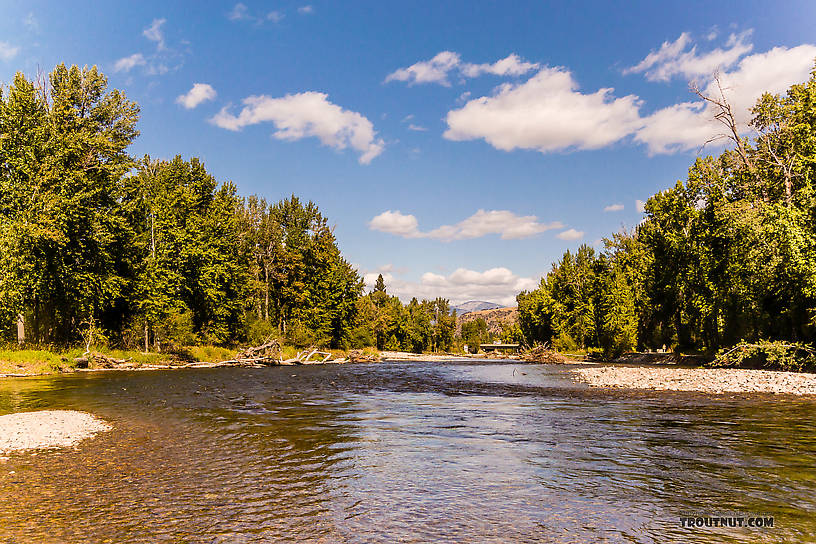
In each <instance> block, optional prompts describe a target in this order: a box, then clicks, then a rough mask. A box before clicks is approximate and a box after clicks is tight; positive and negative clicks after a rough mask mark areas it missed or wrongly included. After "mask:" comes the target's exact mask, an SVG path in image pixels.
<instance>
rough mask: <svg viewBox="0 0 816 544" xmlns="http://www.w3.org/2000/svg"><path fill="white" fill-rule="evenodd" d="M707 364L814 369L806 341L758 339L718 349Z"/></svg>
mask: <svg viewBox="0 0 816 544" xmlns="http://www.w3.org/2000/svg"><path fill="white" fill-rule="evenodd" d="M711 366H728V367H741V368H770V369H774V370H786V371H789V372H804V371H808V370H811V371H812V370H816V350H814V348H813V346H810V345H808V344H801V343H796V342H780V341H771V340H760V341H759V342H757V343H753V344H752V343H748V342H745V341H742V342H740V343H739V344H737V345H736V346H734V347H733V348H729V349H721V350H720V351H719V352H718V353H717V356H716V357H715V359H714V361H713V362H712V363H711Z"/></svg>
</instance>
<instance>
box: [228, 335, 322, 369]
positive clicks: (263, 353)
mask: <svg viewBox="0 0 816 544" xmlns="http://www.w3.org/2000/svg"><path fill="white" fill-rule="evenodd" d="M280 352H281V346H280V343H279V342H278V341H277V340H271V341H268V342H264V343H263V344H262V345H260V346H256V347H248V348H246V349H244V350H243V351H240V352H238V354H237V355H236V356H235V359H231V360H229V361H221V363H220V364H223V365H239V366H242V365H245V366H257V365H272V366H277V365H287V366H288V365H313V364H320V363H325V362H327V361H328V360H329V359H331V358H332V354H331V353H329V352H327V351H319V350H318V349H317V348H311V349H306V350H303V351H300V352H298V354H297V355H296V356H295V357H293V358H291V359H284V358H282V357H281V356H280ZM315 355H320V356H322V358H321V359H317V360H312V357H313V356H315Z"/></svg>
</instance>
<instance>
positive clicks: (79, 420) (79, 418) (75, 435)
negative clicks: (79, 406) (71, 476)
mask: <svg viewBox="0 0 816 544" xmlns="http://www.w3.org/2000/svg"><path fill="white" fill-rule="evenodd" d="M110 429H111V426H110V425H109V424H108V423H105V422H104V421H102V420H101V419H99V418H97V417H95V416H93V415H91V414H89V413H87V412H78V411H76V410H39V411H36V412H19V413H16V414H8V415H4V416H0V454H2V453H10V452H13V451H20V450H32V449H41V448H67V447H71V446H74V445H76V444H78V443H79V442H81V441H82V440H85V439H86V438H91V437H92V436H94V435H96V434H97V433H100V432H104V431H108V430H110Z"/></svg>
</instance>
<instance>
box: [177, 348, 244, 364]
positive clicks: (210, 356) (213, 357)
mask: <svg viewBox="0 0 816 544" xmlns="http://www.w3.org/2000/svg"><path fill="white" fill-rule="evenodd" d="M185 351H186V352H187V353H189V354H190V355H191V356H192V357H193V359H195V360H196V361H199V362H203V361H206V362H208V363H217V362H218V361H226V360H228V359H232V358H233V357H235V352H236V350H234V349H227V348H221V347H218V346H189V347H187V348H185Z"/></svg>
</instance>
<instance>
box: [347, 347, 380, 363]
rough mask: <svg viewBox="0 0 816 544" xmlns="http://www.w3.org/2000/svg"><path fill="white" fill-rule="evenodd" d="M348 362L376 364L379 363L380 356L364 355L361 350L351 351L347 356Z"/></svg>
mask: <svg viewBox="0 0 816 544" xmlns="http://www.w3.org/2000/svg"><path fill="white" fill-rule="evenodd" d="M348 360H349V362H350V363H378V362H380V356H379V355H376V354H373V355H366V354H365V353H363V350H361V349H353V350H351V351H350V352H349V354H348Z"/></svg>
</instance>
